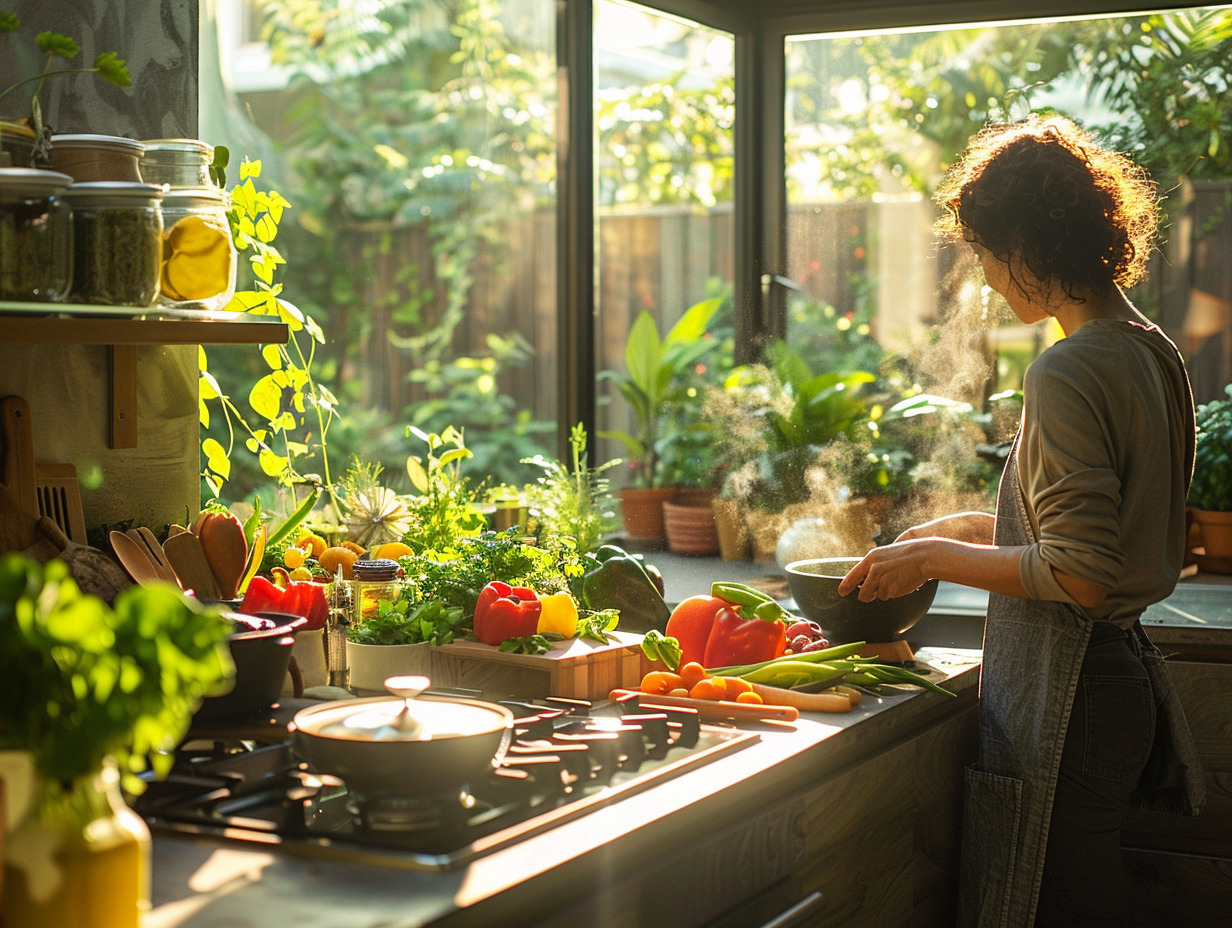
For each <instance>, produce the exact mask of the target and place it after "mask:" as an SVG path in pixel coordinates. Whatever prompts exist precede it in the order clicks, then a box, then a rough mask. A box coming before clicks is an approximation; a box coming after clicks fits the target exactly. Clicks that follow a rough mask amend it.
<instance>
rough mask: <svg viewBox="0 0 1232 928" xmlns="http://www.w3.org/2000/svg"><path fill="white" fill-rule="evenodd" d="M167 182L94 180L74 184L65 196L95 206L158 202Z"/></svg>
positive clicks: (66, 191)
mask: <svg viewBox="0 0 1232 928" xmlns="http://www.w3.org/2000/svg"><path fill="white" fill-rule="evenodd" d="M166 190H167V186H166V185H165V184H138V183H133V182H131V181H122V180H92V181H84V182H82V183H77V184H73V185H71V186H70V187H68V189H66V190H65V191H64V198H65V199H67V200H70V201H75V202H79V203H81V204H82V205H86V204H89V205H93V206H139V205H142V203H141V202H140V201H145V203H158V202H160V201H161V200H162V198H163V194H164V193H165V192H166Z"/></svg>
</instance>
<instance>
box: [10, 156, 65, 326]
mask: <svg viewBox="0 0 1232 928" xmlns="http://www.w3.org/2000/svg"><path fill="white" fill-rule="evenodd" d="M72 182H73V179H72V178H71V177H69V176H68V175H67V174H60V173H58V172H56V171H39V170H34V169H31V168H9V169H6V170H4V171H0V300H11V301H14V302H34V303H47V302H60V301H62V300H65V299H67V298H68V291H69V284H70V281H71V274H72V260H73V238H72V235H73V229H72V223H71V218H70V215H69V208H68V206H67V204H65V203H64V201H63V200H62V199H61V195H62V194H63V193H64V191H65V190H66V189H67V188H68V186H69V184H71V183H72Z"/></svg>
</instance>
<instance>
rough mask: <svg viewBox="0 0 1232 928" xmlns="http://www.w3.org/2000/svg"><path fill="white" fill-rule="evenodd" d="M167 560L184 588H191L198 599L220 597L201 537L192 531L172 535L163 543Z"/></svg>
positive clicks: (215, 598)
mask: <svg viewBox="0 0 1232 928" xmlns="http://www.w3.org/2000/svg"><path fill="white" fill-rule="evenodd" d="M163 551H165V552H166V553H167V560H168V561H170V562H171V566H172V567H173V568H175V575H176V576H177V577H179V578H180V584H181V585H182V586H183V587H184V589H186V590H192V591H193V592H195V593H196V594H197V597H198V598H199V599H214V600H217V599H220V598H221V597H220V596H219V591H218V581H217V580H215V579H214V571H213V570H211V569H210V562H209V561H208V560H207V559H206V557H205V549H204V548H202V547H201V539H200V538H198V537H197V536H196V535H194V534H193V533H192V532H180V533H179V534H178V535H172V536H171V537H170V538H168V539H167V542H166V544H164V545H163Z"/></svg>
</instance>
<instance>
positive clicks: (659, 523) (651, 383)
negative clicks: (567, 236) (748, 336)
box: [599, 297, 723, 545]
mask: <svg viewBox="0 0 1232 928" xmlns="http://www.w3.org/2000/svg"><path fill="white" fill-rule="evenodd" d="M722 303H723V301H722V299H721V298H718V297H714V298H711V299H708V300H703V301H702V302H700V303H696V304H694V305H693V306H691V307H689V309H688V310H686V311H685V313H684V315H683V316H681V317H680V319H679V320H678V321H677V322H676V324H675V325H673V326H672V327H671V329H669V330H668V332H667V334H666V335H660V333H659V327H658V324H657V323H656V322H655V318H654V316H652V315H651V314H650V312H649V311H648V310H642V312H641V313H640V314H639V315H638V317H637V319H636V320H634V323H633V325H632V327H631V328H630V329H629V339H628V341H627V342H626V343H625V372H624V373H623V374H619V373H615V372H613V371H603V372H601V374H600V377H601V378H602V379H607V380H611V381H613V382H614V383H615V384H616V388H617V390H618V391H619V392H620V395H621V397H623V398H624V400H625V402H626V403H627V404H628V406H629V410H630V412H631V413H632V416H633V430H632V431H605V432H600V433H599V434H600V436H602V437H604V438H613V439H616V440H617V441H619V442H621V443H622V444H623V445H624V446H625V448H626V449H627V450H628V452H629V457H630V460H631V462H632V465H633V485H632V486H630V487H626V488H624V489H622V490H620V491H619V495H620V499H621V510H622V513H623V515H624V519H625V532H626V534H627V535H628V536H629V537H630V538H631V539H632V540H633V541H635V542H641V543H645V544H649V545H656V544H659V543H661V542H662V540H663V533H664V529H663V501H664V500H666V499H669V498H671V496H672V495H673V493H674V492H675V491H674V489H673V488H672V487H670V486H665V485H664V483H663V480H662V474H661V472H660V467H659V437H660V434H661V432H660V429H661V427H662V425H663V415H664V410H665V407H666V404H667V399H668V393H669V391H670V389H671V387H672V383H673V381H674V380H675V379H676V378H678V377H679V376H680V375H681V374H682V372H684V371H687V370H688V369H689V368H691V367H692V366H693V365H694V364H695V363H696V362H697V360H698V359H699V358H701V357H702V356H703V355H704V354H706V353H707V352H708V351H710V350H711V349H712V348H713V347H714V346H715V341H714V340H713V339H711V338H707V337H706V330H707V326H708V325H709V324H710V320H711V319H712V318H713V317H714V314H715V313H716V312H717V311H718V309H719V307H720V306H721V305H722Z"/></svg>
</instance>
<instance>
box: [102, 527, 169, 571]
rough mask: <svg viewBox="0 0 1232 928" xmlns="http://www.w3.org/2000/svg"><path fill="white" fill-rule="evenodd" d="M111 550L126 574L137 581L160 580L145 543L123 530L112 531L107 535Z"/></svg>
mask: <svg viewBox="0 0 1232 928" xmlns="http://www.w3.org/2000/svg"><path fill="white" fill-rule="evenodd" d="M108 537H109V538H110V539H111V550H113V551H114V552H115V553H116V557H118V558H119V559H120V563H121V564H123V565H124V569H125V570H126V571H128V575H129V576H130V577H132V578H133V579H134V580H136V581H137V582H138V583H149V582H150V581H151V580H162V579H164V578H163V576H162V575H161V574H160V573H159V572H158V568H157V567H156V566H155V565H154V561H153V560H152V559H151V558H150V554H149V551H148V550H147V549H146V547H145V545H143V544H141V543H140V542H137V541H134V540H133V539H132V538H130V537H129V536H128V535H125V534H124V533H123V532H116V531H113V532H112V533H111V534H110V535H109V536H108Z"/></svg>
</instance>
